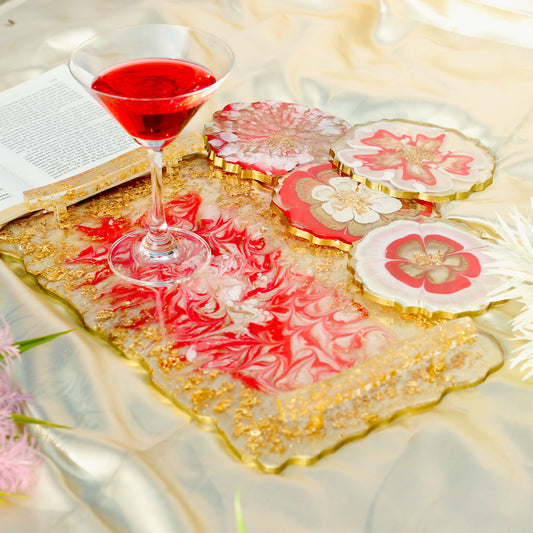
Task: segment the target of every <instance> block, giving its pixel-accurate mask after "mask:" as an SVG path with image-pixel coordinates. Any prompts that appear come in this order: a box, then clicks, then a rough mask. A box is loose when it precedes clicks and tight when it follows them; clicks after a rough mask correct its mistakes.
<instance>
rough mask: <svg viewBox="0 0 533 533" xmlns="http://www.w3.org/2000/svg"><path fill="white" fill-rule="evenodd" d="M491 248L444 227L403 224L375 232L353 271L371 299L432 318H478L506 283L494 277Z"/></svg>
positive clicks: (361, 247) (354, 254) (354, 257)
mask: <svg viewBox="0 0 533 533" xmlns="http://www.w3.org/2000/svg"><path fill="white" fill-rule="evenodd" d="M488 251H489V243H488V241H483V240H482V239H480V238H478V237H476V236H475V235H473V234H471V233H469V232H468V231H466V230H463V229H462V228H460V227H458V226H456V225H453V224H450V223H447V222H443V221H436V222H430V221H425V222H420V221H413V220H397V221H394V222H391V223H390V224H389V225H388V226H384V227H381V228H377V229H375V230H373V231H371V232H370V233H369V234H368V235H367V236H366V237H365V238H364V239H362V240H361V241H360V242H359V243H358V244H357V247H355V248H354V249H353V250H352V251H351V260H350V263H349V265H350V267H351V268H353V270H354V276H355V280H356V281H357V282H359V283H361V284H362V287H363V289H364V291H365V292H366V293H367V295H369V296H371V297H373V298H374V299H375V300H377V301H379V302H380V303H382V304H385V305H393V306H396V307H398V308H399V309H400V310H402V311H404V312H407V313H421V314H423V315H426V316H429V317H430V318H437V317H443V318H457V317H460V316H464V315H470V316H473V315H477V314H481V313H482V312H483V311H485V310H486V309H487V308H488V307H489V306H490V304H491V303H493V302H495V301H498V298H497V297H496V296H491V293H492V291H493V290H494V289H495V288H496V287H497V286H499V285H500V284H501V279H500V278H499V277H498V276H496V275H494V274H492V273H489V272H488V266H489V265H490V263H492V261H493V260H492V259H491V257H490V256H489V254H488Z"/></svg>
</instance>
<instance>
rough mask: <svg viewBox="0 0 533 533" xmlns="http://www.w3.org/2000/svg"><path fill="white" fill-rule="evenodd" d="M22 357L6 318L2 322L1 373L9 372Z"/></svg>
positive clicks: (0, 325)
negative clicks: (15, 361) (16, 360)
mask: <svg viewBox="0 0 533 533" xmlns="http://www.w3.org/2000/svg"><path fill="white" fill-rule="evenodd" d="M19 357H20V351H19V349H18V346H15V344H14V340H13V335H12V334H11V329H10V328H9V324H8V323H7V322H6V320H5V318H3V317H2V318H1V321H0V371H1V370H4V371H6V372H7V371H8V370H9V368H10V367H11V365H12V364H13V361H14V360H15V359H18V358H19Z"/></svg>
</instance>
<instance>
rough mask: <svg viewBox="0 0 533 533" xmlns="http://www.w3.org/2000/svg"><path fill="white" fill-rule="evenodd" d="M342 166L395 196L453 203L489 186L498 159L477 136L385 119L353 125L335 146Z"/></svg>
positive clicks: (335, 156)
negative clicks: (475, 137)
mask: <svg viewBox="0 0 533 533" xmlns="http://www.w3.org/2000/svg"><path fill="white" fill-rule="evenodd" d="M330 153H331V156H332V158H333V162H334V164H335V166H337V167H338V168H339V170H340V171H342V172H344V173H346V174H348V175H350V176H351V177H353V179H355V180H356V181H358V182H360V183H364V184H365V185H367V186H368V187H370V188H372V189H375V190H379V191H382V192H384V193H386V194H388V195H390V196H393V197H395V198H417V199H419V200H426V201H428V202H437V203H439V202H440V203H442V202H449V201H451V200H460V199H463V198H467V197H468V196H469V195H470V194H471V193H473V192H476V191H482V190H484V189H486V188H487V187H488V186H489V185H490V184H491V183H492V181H493V175H494V170H495V164H496V163H495V158H494V155H493V154H492V153H491V152H490V150H489V149H488V148H486V147H485V146H483V145H481V143H479V141H477V140H476V139H471V138H469V137H466V136H465V135H463V134H462V133H460V132H458V131H456V130H453V129H449V128H442V127H440V126H435V125H432V124H425V123H421V122H412V121H408V120H400V119H396V120H379V121H376V122H368V123H366V124H358V125H355V126H353V127H352V128H350V130H349V131H348V132H347V133H345V134H344V135H343V136H341V137H340V138H338V139H337V140H336V141H335V142H333V143H332V146H331V151H330Z"/></svg>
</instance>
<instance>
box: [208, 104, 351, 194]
mask: <svg viewBox="0 0 533 533" xmlns="http://www.w3.org/2000/svg"><path fill="white" fill-rule="evenodd" d="M349 127H350V125H349V124H348V123H347V122H345V121H344V120H342V119H340V118H337V117H334V116H332V115H328V114H327V113H324V112H322V111H320V110H319V109H314V108H310V107H306V106H303V105H298V104H290V103H286V102H272V101H264V102H254V103H251V104H247V103H235V104H229V105H227V106H226V107H224V109H222V110H220V111H217V112H216V113H215V114H214V115H213V121H212V122H210V123H209V124H207V125H206V126H205V129H204V135H205V137H206V141H207V148H208V153H209V159H210V160H211V161H212V162H213V164H214V165H215V166H217V167H220V168H222V169H223V170H225V171H226V172H231V173H234V174H238V175H239V177H241V178H245V179H255V180H257V181H260V182H262V183H265V184H267V185H274V184H275V183H276V179H277V178H278V177H279V176H283V175H284V174H286V173H287V172H290V171H291V170H293V169H294V168H295V167H296V166H298V165H302V164H305V163H310V162H311V161H315V160H324V161H327V160H328V159H329V150H330V147H331V143H332V142H333V141H334V140H335V139H337V138H338V137H339V136H341V135H343V134H344V133H346V131H348V128H349Z"/></svg>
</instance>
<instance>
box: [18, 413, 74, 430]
mask: <svg viewBox="0 0 533 533" xmlns="http://www.w3.org/2000/svg"><path fill="white" fill-rule="evenodd" d="M11 418H12V419H13V422H16V423H17V424H40V425H42V426H49V427H53V428H62V429H71V428H69V427H68V426H62V425H60V424H54V423H53V422H48V421H46V420H40V419H39V418H32V417H31V416H26V415H18V414H16V413H12V414H11Z"/></svg>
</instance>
